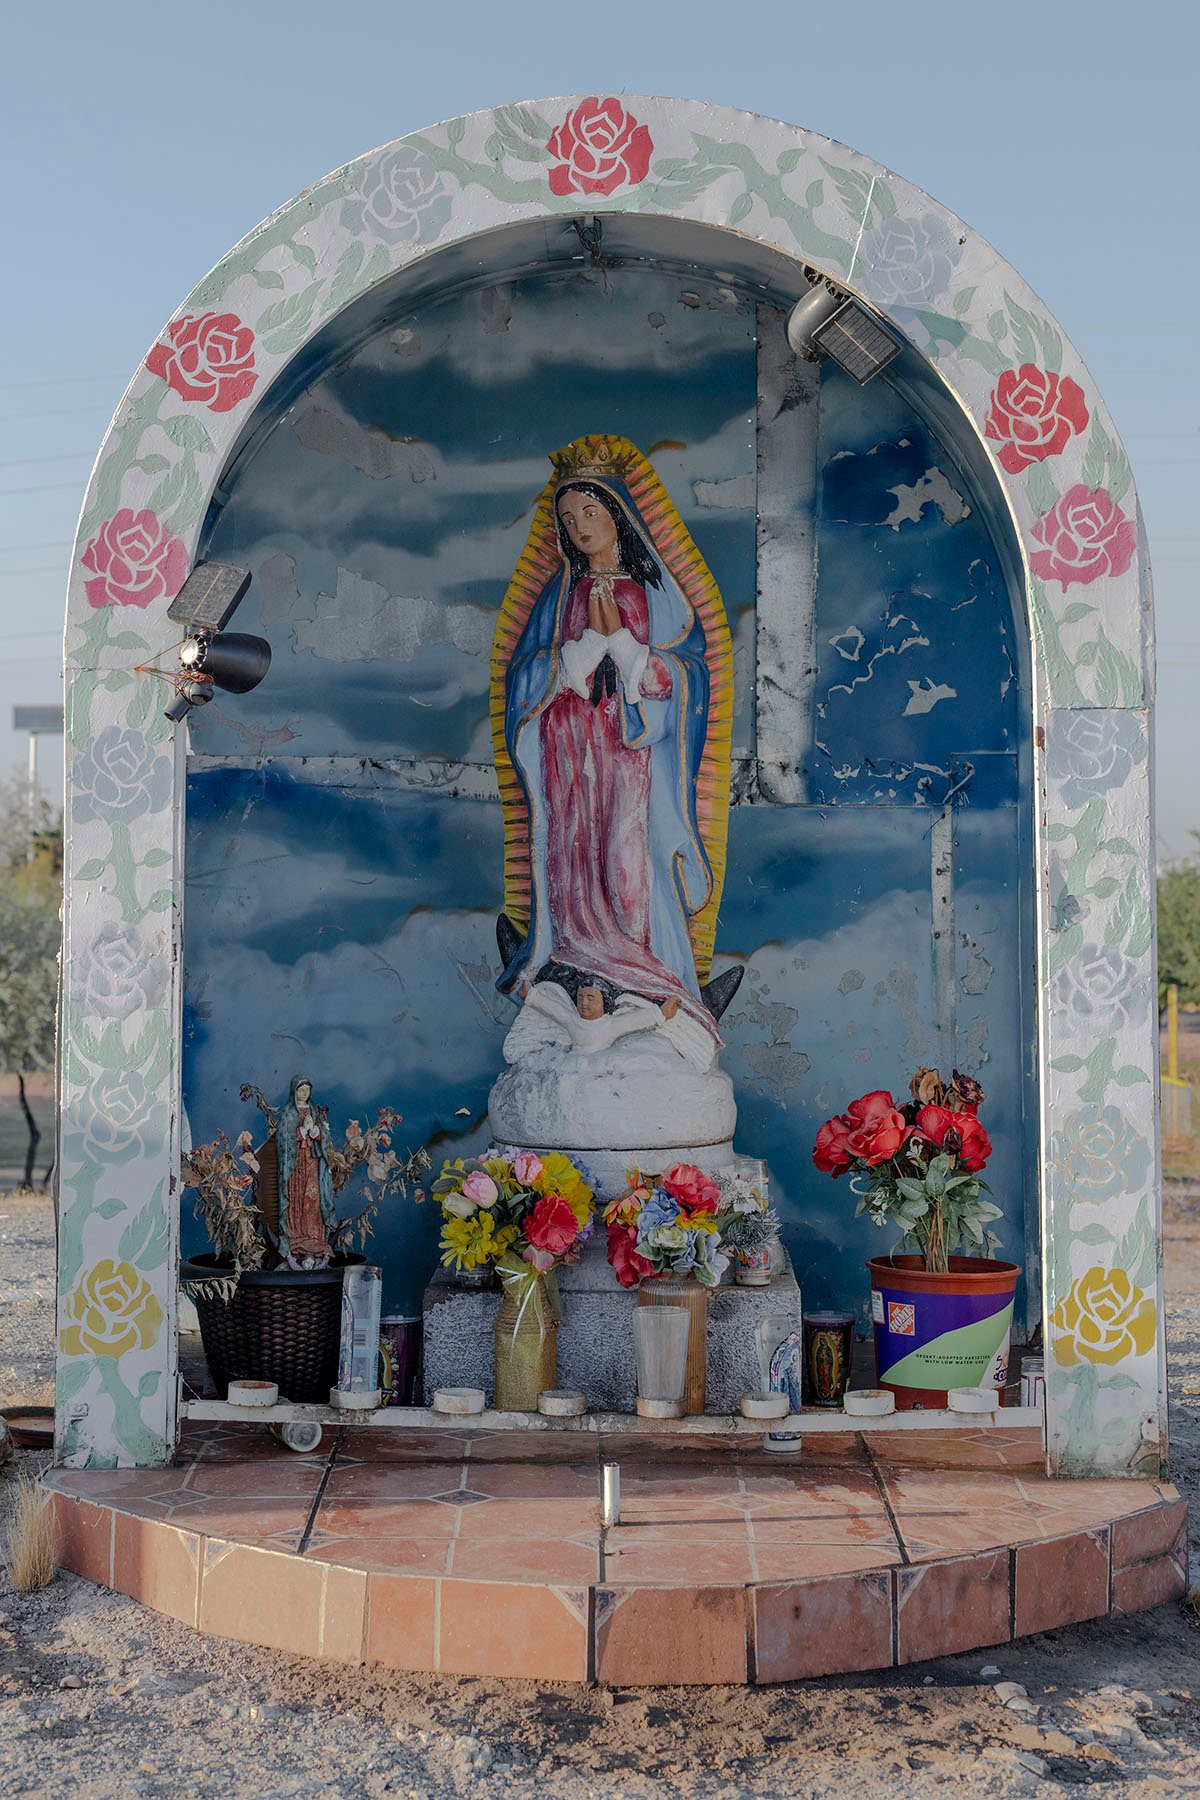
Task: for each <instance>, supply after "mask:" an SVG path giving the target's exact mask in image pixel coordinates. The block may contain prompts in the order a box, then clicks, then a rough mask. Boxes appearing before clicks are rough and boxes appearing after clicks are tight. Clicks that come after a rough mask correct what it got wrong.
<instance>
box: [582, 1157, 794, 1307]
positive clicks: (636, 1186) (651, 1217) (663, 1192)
mask: <svg viewBox="0 0 1200 1800" xmlns="http://www.w3.org/2000/svg"><path fill="white" fill-rule="evenodd" d="M626 1180H627V1181H628V1183H629V1186H628V1188H627V1189H626V1191H625V1193H623V1194H621V1195H619V1196H618V1197H617V1199H615V1200H610V1201H609V1203H608V1205H607V1206H606V1207H605V1209H604V1223H605V1225H606V1226H607V1227H608V1260H609V1262H610V1263H611V1264H612V1268H613V1272H614V1274H615V1275H616V1277H617V1280H618V1281H619V1282H620V1284H621V1286H622V1287H636V1285H637V1283H638V1282H639V1281H640V1280H641V1279H642V1277H643V1276H644V1275H667V1274H673V1275H692V1276H694V1277H695V1279H696V1280H697V1281H698V1282H700V1284H701V1286H703V1287H716V1286H717V1283H718V1282H719V1281H720V1279H721V1276H722V1275H723V1274H724V1273H725V1270H726V1269H727V1268H728V1267H729V1258H728V1257H727V1256H726V1255H724V1254H723V1252H722V1247H721V1246H722V1240H723V1238H724V1237H726V1236H727V1235H729V1234H733V1235H735V1236H736V1227H735V1225H734V1221H735V1220H736V1219H738V1218H739V1217H740V1216H741V1215H742V1214H745V1215H747V1216H749V1215H750V1214H751V1213H754V1214H762V1213H763V1212H764V1211H769V1209H767V1208H766V1207H765V1203H764V1201H763V1197H762V1195H761V1193H760V1192H759V1191H758V1190H757V1189H756V1188H755V1187H754V1186H753V1185H752V1184H751V1183H750V1182H749V1181H747V1180H746V1178H745V1177H744V1176H742V1175H740V1174H738V1173H736V1172H733V1171H731V1172H730V1173H728V1174H721V1175H710V1174H707V1173H706V1172H705V1171H704V1170H703V1169H699V1168H697V1166H696V1164H695V1163H676V1164H675V1166H674V1167H673V1168H670V1169H667V1170H666V1171H665V1172H664V1173H661V1174H655V1175H651V1174H647V1173H645V1172H644V1171H642V1170H641V1169H630V1170H629V1171H628V1173H627V1175H626ZM770 1218H771V1220H772V1221H773V1229H772V1235H774V1231H777V1230H778V1225H779V1222H778V1219H776V1218H775V1215H774V1214H771V1215H770Z"/></svg>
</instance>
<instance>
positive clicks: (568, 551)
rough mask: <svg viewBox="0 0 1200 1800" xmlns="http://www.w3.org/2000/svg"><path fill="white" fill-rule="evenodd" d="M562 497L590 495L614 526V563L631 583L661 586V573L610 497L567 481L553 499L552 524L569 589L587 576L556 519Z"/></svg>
mask: <svg viewBox="0 0 1200 1800" xmlns="http://www.w3.org/2000/svg"><path fill="white" fill-rule="evenodd" d="M564 494H591V495H592V496H593V497H594V498H595V499H597V500H599V502H600V504H601V506H603V508H604V510H605V512H606V513H608V515H609V517H610V518H611V519H612V521H613V523H614V524H615V525H616V528H617V560H618V562H619V563H620V565H621V567H622V569H623V570H624V571H625V573H626V575H630V576H632V578H633V580H634V581H640V582H641V584H642V586H643V587H661V586H662V570H661V569H660V568H659V566H658V563H657V562H656V561H655V558H654V557H653V556H652V555H651V553H650V551H649V550H648V549H647V548H646V546H645V544H644V543H643V542H642V540H641V538H640V537H639V536H638V534H637V532H636V531H635V530H634V528H633V526H632V525H631V524H630V523H629V520H628V519H627V518H626V516H625V513H624V511H623V509H622V508H621V507H620V506H618V504H617V502H616V500H614V498H613V496H612V495H611V494H610V493H608V491H607V490H606V489H605V488H602V487H600V486H599V485H598V484H597V483H596V482H594V481H568V482H564V484H563V486H562V487H560V488H559V490H558V492H557V493H556V494H555V496H554V522H555V524H556V525H557V526H558V541H559V543H560V544H561V546H562V552H563V555H564V556H565V557H566V558H567V561H568V562H569V563H570V565H571V586H572V587H574V586H575V583H576V582H577V581H582V580H583V577H584V576H585V575H586V574H588V573H589V565H588V559H587V557H586V556H585V555H584V553H583V551H582V550H577V549H576V548H575V546H574V544H573V543H572V542H571V539H570V537H569V536H568V534H567V528H566V526H565V525H564V524H563V522H562V520H561V519H560V518H559V516H558V503H559V501H560V500H561V499H562V497H563V495H564Z"/></svg>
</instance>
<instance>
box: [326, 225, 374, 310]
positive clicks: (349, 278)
mask: <svg viewBox="0 0 1200 1800" xmlns="http://www.w3.org/2000/svg"><path fill="white" fill-rule="evenodd" d="M365 255H366V249H365V246H364V245H362V244H360V243H357V242H356V243H353V244H347V245H346V248H345V249H344V250H343V251H342V254H341V255H340V256H339V257H338V260H337V267H336V268H335V269H334V271H333V275H332V277H331V279H330V282H329V292H328V294H326V296H325V303H324V305H323V306H322V308H321V311H322V312H323V313H330V312H336V311H337V310H338V308H339V307H341V306H344V305H345V304H346V302H347V300H349V298H350V296H351V294H353V292H354V289H355V277H356V276H357V274H358V271H359V269H360V268H361V267H362V262H363V257H364V256H365Z"/></svg>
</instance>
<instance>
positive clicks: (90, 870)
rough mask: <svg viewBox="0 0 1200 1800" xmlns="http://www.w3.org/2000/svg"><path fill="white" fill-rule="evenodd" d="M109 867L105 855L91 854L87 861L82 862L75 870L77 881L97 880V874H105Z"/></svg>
mask: <svg viewBox="0 0 1200 1800" xmlns="http://www.w3.org/2000/svg"><path fill="white" fill-rule="evenodd" d="M107 867H108V859H107V858H106V857H103V856H89V857H88V859H87V861H86V862H83V863H80V865H79V867H78V868H77V869H76V870H75V880H76V881H95V879H96V877H97V875H103V873H104V871H105V869H107Z"/></svg>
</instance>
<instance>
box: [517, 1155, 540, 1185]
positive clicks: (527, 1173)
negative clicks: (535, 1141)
mask: <svg viewBox="0 0 1200 1800" xmlns="http://www.w3.org/2000/svg"><path fill="white" fill-rule="evenodd" d="M541 1172H542V1159H541V1157H540V1156H535V1155H534V1154H533V1151H532V1150H522V1151H520V1152H519V1153H518V1154H517V1155H516V1156H514V1157H513V1174H514V1175H515V1176H516V1178H517V1180H518V1181H519V1182H520V1184H521V1186H522V1187H532V1186H533V1184H534V1182H535V1181H536V1180H537V1178H538V1176H539V1175H540V1174H541Z"/></svg>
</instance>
